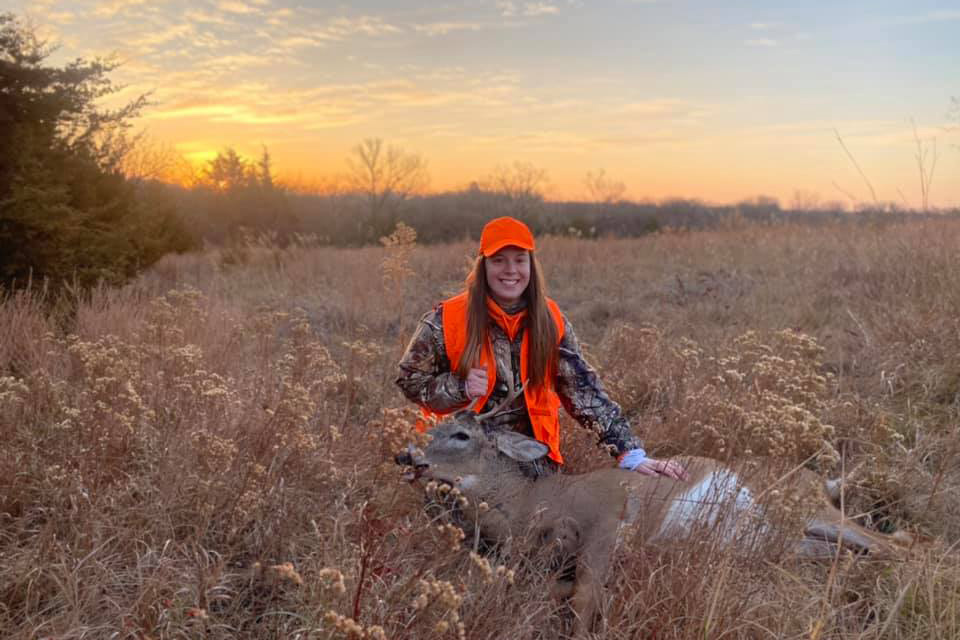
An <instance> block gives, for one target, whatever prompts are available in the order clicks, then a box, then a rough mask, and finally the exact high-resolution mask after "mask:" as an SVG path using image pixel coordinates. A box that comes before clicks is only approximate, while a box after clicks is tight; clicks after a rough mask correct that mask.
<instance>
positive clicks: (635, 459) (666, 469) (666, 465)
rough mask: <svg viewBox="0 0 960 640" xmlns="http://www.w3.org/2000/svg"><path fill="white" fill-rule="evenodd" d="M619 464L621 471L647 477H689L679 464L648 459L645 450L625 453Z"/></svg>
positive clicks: (633, 450) (678, 478)
mask: <svg viewBox="0 0 960 640" xmlns="http://www.w3.org/2000/svg"><path fill="white" fill-rule="evenodd" d="M618 464H619V467H620V468H621V469H627V470H629V471H636V472H637V473H642V474H643V475H645V476H666V477H668V478H673V479H674V480H686V479H687V478H688V477H689V476H688V475H687V470H686V469H684V467H683V465H681V464H680V463H679V462H677V461H675V460H657V459H655V458H648V457H647V453H646V452H645V451H644V450H643V449H630V450H629V451H625V452H623V454H622V455H621V456H620V458H619V460H618Z"/></svg>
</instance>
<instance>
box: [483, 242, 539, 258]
mask: <svg viewBox="0 0 960 640" xmlns="http://www.w3.org/2000/svg"><path fill="white" fill-rule="evenodd" d="M504 247H517V248H519V249H526V250H527V251H533V245H532V244H529V243H527V242H517V241H516V240H501V241H500V242H495V243H493V244H492V245H490V246H489V247H487V248H486V249H485V250H482V251H481V253H482V254H483V256H484V257H485V258H489V257H490V256H492V255H493V254H495V253H496V252H497V251H500V249H503V248H504Z"/></svg>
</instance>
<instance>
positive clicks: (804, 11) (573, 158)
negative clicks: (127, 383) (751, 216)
mask: <svg viewBox="0 0 960 640" xmlns="http://www.w3.org/2000/svg"><path fill="white" fill-rule="evenodd" d="M398 5H399V6H398ZM10 10H12V11H13V12H14V14H15V15H18V16H20V17H21V18H26V19H27V20H29V21H30V22H32V23H33V24H34V25H35V26H36V27H37V28H38V30H39V32H40V33H41V35H43V36H44V37H46V38H49V39H51V40H52V41H54V42H58V43H60V49H59V50H58V51H57V52H55V54H54V55H53V56H52V57H51V61H53V62H55V63H62V61H65V60H69V59H72V58H74V57H78V56H79V57H84V58H93V57H98V56H100V57H103V56H110V55H114V56H116V57H117V59H119V60H120V61H121V62H122V63H123V64H122V66H121V67H120V68H119V69H117V70H116V71H114V72H113V73H111V76H110V77H111V78H112V79H113V80H115V81H116V82H117V83H118V84H122V85H125V87H124V88H123V89H122V90H121V91H120V92H118V94H117V95H116V98H117V99H126V100H129V99H130V98H131V97H133V96H136V95H139V94H142V93H145V92H152V96H151V98H152V101H153V102H154V104H153V105H152V106H150V107H148V108H147V109H146V110H145V111H144V112H143V114H142V116H141V117H140V118H138V119H137V120H136V121H135V122H134V124H135V127H136V129H138V130H145V131H146V132H147V135H148V136H149V139H150V140H153V141H155V142H157V143H159V144H163V145H169V146H170V147H172V148H174V149H176V150H177V152H178V153H180V154H181V155H182V156H183V157H185V158H186V159H187V160H188V161H190V162H191V163H192V164H193V165H194V166H202V164H203V163H204V162H205V161H207V160H209V159H211V158H212V157H214V156H215V154H216V153H218V152H219V151H221V150H223V149H225V148H227V147H232V148H234V149H236V150H237V152H238V153H240V154H242V155H244V156H246V157H250V158H256V157H257V156H258V155H259V154H260V150H261V148H262V146H266V147H267V148H268V149H269V150H270V153H271V156H272V158H273V160H274V163H275V164H274V166H275V169H276V174H277V175H278V176H279V177H280V178H281V179H286V180H293V181H297V180H299V181H302V182H307V183H310V182H322V181H325V180H328V179H331V178H332V177H334V176H337V175H340V174H342V173H344V172H345V170H346V159H347V157H348V156H350V155H351V149H352V148H353V147H355V146H356V145H357V144H359V143H360V142H361V141H363V140H364V139H366V138H382V139H383V140H384V142H385V143H387V144H391V145H396V146H399V147H402V148H403V149H404V150H406V151H408V152H412V153H418V154H420V155H421V156H422V157H423V158H424V159H425V160H427V162H428V168H429V173H430V176H431V182H430V185H429V191H430V192H432V193H439V192H445V191H456V190H459V189H463V188H466V187H467V186H468V185H469V184H470V183H471V182H473V181H478V180H482V179H483V178H484V177H486V176H488V175H490V174H491V172H493V171H494V170H496V168H497V167H498V166H512V165H513V164H514V163H525V164H529V165H532V166H534V167H537V168H539V169H543V170H544V171H546V173H547V177H548V182H547V184H546V193H545V195H546V197H547V199H549V200H561V201H576V200H583V199H585V197H586V192H587V188H586V186H585V184H584V179H585V176H586V175H587V173H588V172H592V173H594V174H595V173H597V172H599V171H601V170H602V171H604V172H605V173H606V175H607V176H608V177H609V179H611V180H613V181H618V182H622V183H624V185H625V186H626V192H625V193H624V198H625V199H629V200H634V201H644V200H651V201H656V202H661V201H664V200H669V199H673V198H680V199H686V200H700V201H703V202H706V203H712V204H727V203H735V202H740V201H743V200H749V199H752V198H755V197H757V196H761V195H763V196H770V197H774V198H776V199H777V200H778V201H779V202H780V204H781V206H783V207H785V208H786V207H789V206H790V204H791V203H792V202H793V201H794V200H795V199H797V198H798V197H803V198H807V199H811V200H819V201H820V202H829V201H843V202H846V203H847V205H850V204H852V203H853V202H852V201H859V202H861V203H869V202H872V200H873V198H872V196H871V195H870V191H869V188H868V186H867V185H866V184H865V179H864V177H863V176H865V177H866V179H868V180H869V182H870V183H871V184H872V186H873V187H874V188H875V189H876V194H877V200H879V201H880V202H895V203H897V204H899V205H907V206H909V207H911V208H920V207H921V202H922V196H921V188H920V184H919V182H920V178H919V169H918V161H917V159H916V157H915V155H916V154H917V152H918V147H917V141H916V139H915V137H914V131H915V130H914V123H915V126H916V134H917V135H918V136H919V137H920V139H921V140H920V142H921V145H922V147H923V149H926V150H927V151H926V152H927V153H928V157H927V162H928V163H929V162H930V160H931V159H932V158H933V153H934V151H933V149H934V147H933V145H934V142H933V140H934V139H936V143H935V144H936V148H935V149H936V165H935V168H934V173H933V179H932V187H931V189H930V205H931V206H933V207H939V208H955V207H958V206H960V180H956V179H955V178H953V177H954V176H957V175H958V174H960V149H958V148H957V144H958V143H960V135H958V132H957V130H956V129H957V127H958V126H960V120H958V118H960V112H958V111H957V110H956V109H957V103H956V98H957V97H958V96H960V86H951V85H950V84H949V83H950V81H951V80H953V78H952V77H951V76H952V75H955V70H956V68H957V64H958V62H960V43H958V42H957V41H956V38H955V37H954V35H955V34H954V32H955V30H956V26H957V24H958V23H960V4H958V6H957V8H955V9H943V8H942V7H941V6H939V5H938V4H937V3H935V2H930V1H926V2H919V3H912V4H911V5H909V8H907V5H905V4H903V3H896V2H889V1H888V2H879V3H878V2H869V3H868V2H865V1H859V2H845V3H843V4H842V5H839V6H837V5H835V4H833V3H830V4H828V3H826V2H815V3H807V4H806V5H804V6H803V7H802V8H800V7H786V6H777V7H769V6H766V3H762V2H759V1H756V0H754V1H751V2H749V3H747V4H746V5H743V6H737V7H722V8H718V7H714V6H712V5H707V4H704V3H695V2H691V1H679V0H663V1H657V0H610V1H608V2H601V3H594V4H591V5H588V4H587V3H585V2H582V1H580V0H562V1H561V0H553V1H540V2H512V1H507V0H466V1H463V2H456V3H447V4H445V5H442V6H436V7H434V6H430V5H426V4H417V3H413V2H402V3H387V2H385V1H383V0H379V1H378V0H363V1H361V2H354V3H351V4H350V5H349V6H347V5H343V4H339V5H335V6H332V7H327V8H314V7H304V6H296V5H292V4H291V3H288V2H284V1H282V0H253V1H252V2H247V3H243V2H237V1H235V0H214V1H206V2H202V3H199V4H198V3H194V2H185V1H183V0H170V1H167V2H156V3H147V2H146V1H145V0H85V1H79V2H78V1H74V2H64V1H60V0H32V1H21V0H18V1H15V2H14V3H13V7H12V8H11V9H10ZM825 15H827V16H828V19H827V20H825V19H824V16H825ZM951 109H953V111H951ZM951 129H952V130H951ZM837 134H839V135H840V136H841V138H842V144H841V142H840V141H838V140H837ZM848 151H849V154H850V155H849V156H848V153H847V152H848ZM850 156H852V158H853V159H851V157H850ZM854 160H855V162H854ZM858 165H859V170H858V168H857V166H858ZM861 170H862V173H863V176H861V175H860V173H859V171H861ZM951 178H953V179H951Z"/></svg>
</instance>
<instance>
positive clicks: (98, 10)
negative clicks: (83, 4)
mask: <svg viewBox="0 0 960 640" xmlns="http://www.w3.org/2000/svg"><path fill="white" fill-rule="evenodd" d="M146 3H147V0H108V1H107V2H101V3H99V4H97V5H96V7H95V8H94V10H93V13H94V15H97V16H100V17H103V18H109V17H111V16H115V15H116V14H118V13H124V12H126V11H127V10H128V9H131V8H133V7H139V6H140V5H144V4H146Z"/></svg>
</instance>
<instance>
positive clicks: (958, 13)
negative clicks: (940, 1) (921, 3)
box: [895, 9, 960, 24]
mask: <svg viewBox="0 0 960 640" xmlns="http://www.w3.org/2000/svg"><path fill="white" fill-rule="evenodd" d="M956 20H960V9H942V10H940V11H930V12H928V13H923V14H919V15H913V16H903V17H900V18H898V19H896V20H895V22H896V23H899V24H926V23H931V22H954V21H956Z"/></svg>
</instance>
